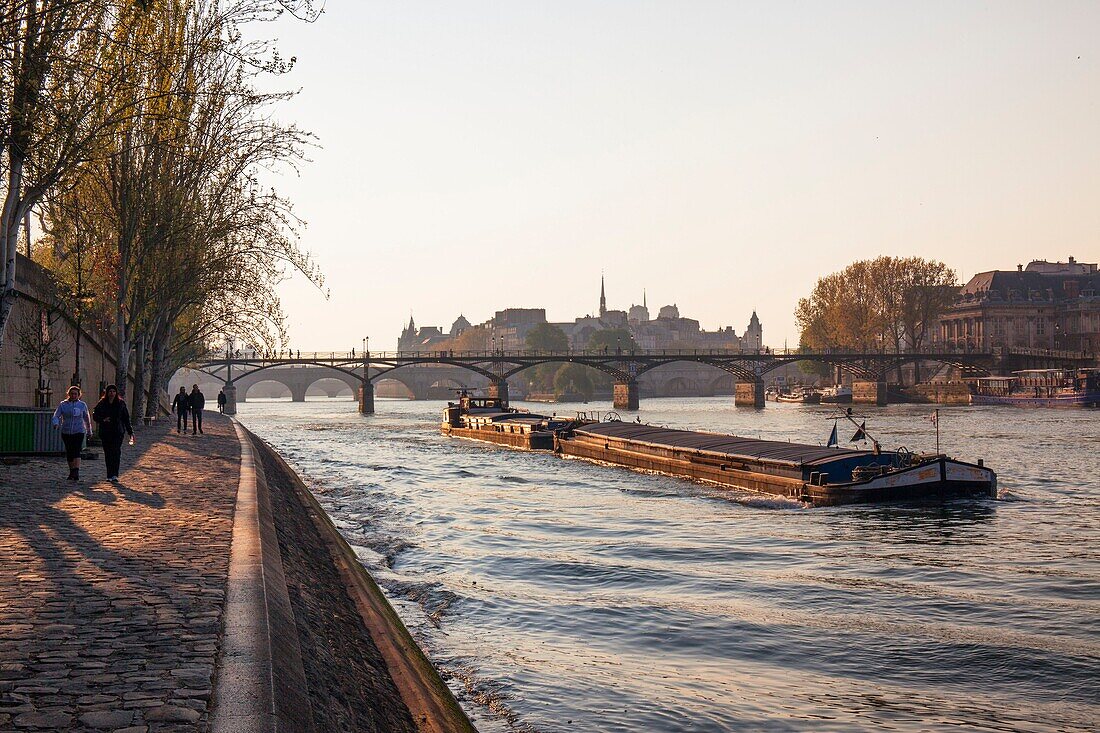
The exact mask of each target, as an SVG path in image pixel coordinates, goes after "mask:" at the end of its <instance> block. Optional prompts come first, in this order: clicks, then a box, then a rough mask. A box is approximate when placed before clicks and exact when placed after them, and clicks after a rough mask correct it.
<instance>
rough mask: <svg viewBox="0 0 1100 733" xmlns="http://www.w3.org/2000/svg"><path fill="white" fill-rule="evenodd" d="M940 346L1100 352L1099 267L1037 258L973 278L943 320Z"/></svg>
mask: <svg viewBox="0 0 1100 733" xmlns="http://www.w3.org/2000/svg"><path fill="white" fill-rule="evenodd" d="M936 336H937V340H938V343H939V344H940V345H942V346H944V347H946V348H948V349H962V350H974V351H986V350H989V349H992V348H1002V347H1024V348H1034V349H1061V350H1067V351H1084V352H1088V353H1096V352H1097V351H1098V350H1100V273H1098V272H1097V266H1096V264H1095V263H1083V262H1077V261H1076V260H1075V259H1074V258H1073V257H1070V258H1069V261H1068V262H1047V261H1046V260H1034V261H1032V262H1031V263H1029V264H1028V266H1027V267H1024V266H1023V265H1017V267H1016V269H1015V270H991V271H989V272H981V273H978V274H977V275H975V276H974V277H972V278H970V282H968V283H967V284H966V285H964V286H963V287H962V288H961V289H960V290H959V292H958V294H957V295H956V296H955V302H954V303H953V304H952V306H951V307H950V308H949V309H947V311H945V312H944V313H943V315H942V316H941V317H940V328H939V332H938V333H937V334H936Z"/></svg>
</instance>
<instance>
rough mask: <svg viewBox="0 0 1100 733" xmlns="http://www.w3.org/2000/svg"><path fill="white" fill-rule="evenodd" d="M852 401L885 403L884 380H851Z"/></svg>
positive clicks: (866, 403)
mask: <svg viewBox="0 0 1100 733" xmlns="http://www.w3.org/2000/svg"><path fill="white" fill-rule="evenodd" d="M852 402H854V403H856V404H860V405H885V404H886V402H887V400H886V382H852Z"/></svg>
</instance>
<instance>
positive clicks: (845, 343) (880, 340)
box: [795, 257, 958, 353]
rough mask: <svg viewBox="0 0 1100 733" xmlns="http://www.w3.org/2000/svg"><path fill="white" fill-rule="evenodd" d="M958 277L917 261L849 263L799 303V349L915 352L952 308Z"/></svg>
mask: <svg viewBox="0 0 1100 733" xmlns="http://www.w3.org/2000/svg"><path fill="white" fill-rule="evenodd" d="M957 288H958V278H957V277H956V275H955V272H954V271H953V270H951V268H949V267H948V266H947V265H945V264H944V263H942V262H937V261H935V260H928V259H924V258H921V257H878V258H876V259H873V260H861V261H859V262H853V263H852V264H850V265H848V266H847V267H846V268H844V269H843V270H841V271H840V272H835V273H832V274H830V275H826V276H825V277H823V278H821V279H820V280H818V281H817V284H816V285H815V286H814V289H813V292H812V293H811V294H810V296H809V297H808V298H802V299H801V300H799V301H798V308H797V309H796V310H795V318H796V319H797V321H798V325H799V328H800V330H801V340H800V343H801V346H802V348H804V349H808V350H811V351H828V350H833V351H856V352H872V351H876V352H881V351H885V352H891V353H902V352H906V351H910V352H912V351H919V350H920V349H921V348H922V347H924V346H925V344H926V341H927V338H928V334H929V329H931V328H932V327H933V326H934V325H935V323H936V322H937V320H938V318H939V315H940V314H941V313H942V312H943V310H944V309H945V308H946V307H947V306H948V305H950V304H951V300H952V298H953V297H954V294H955V292H956V290H957Z"/></svg>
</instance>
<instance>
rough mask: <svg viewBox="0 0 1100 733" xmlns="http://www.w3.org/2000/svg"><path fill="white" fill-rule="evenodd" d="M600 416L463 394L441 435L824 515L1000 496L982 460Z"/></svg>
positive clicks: (451, 407) (447, 414) (447, 412)
mask: <svg viewBox="0 0 1100 733" xmlns="http://www.w3.org/2000/svg"><path fill="white" fill-rule="evenodd" d="M849 415H850V412H849ZM591 417H592V416H591V415H589V414H587V413H578V414H577V416H576V417H575V418H565V417H558V416H556V415H555V416H550V417H547V416H545V415H536V414H534V413H530V412H525V411H521V410H516V409H512V408H509V407H508V405H507V403H506V402H505V401H503V400H500V399H497V398H494V397H472V396H470V395H469V394H468V393H466V392H465V391H463V392H462V393H461V399H460V400H459V402H457V403H454V402H449V403H447V407H446V409H445V410H444V412H443V422H442V425H441V426H440V430H441V431H442V432H443V434H444V435H449V436H452V437H457V438H469V439H471V440H480V441H484V442H488V443H496V444H498V445H506V446H510V447H512V448H522V449H527V450H547V451H550V450H552V451H554V452H555V453H557V454H558V455H561V456H566V457H573V458H583V459H588V460H592V461H599V462H602V463H610V464H616V465H619V466H625V467H627V468H633V469H639V470H645V471H654V472H657V473H663V474H668V475H670V476H678V477H681V478H687V479H694V480H697V481H705V482H709V483H712V484H717V485H720V486H728V487H731V488H737V489H743V490H746V491H756V492H761V493H765V494H773V495H777V496H783V497H788V498H791V499H795V500H798V501H803V502H807V503H810V504H813V505H815V506H831V505H836V504H854V503H861V502H876V501H899V500H908V499H922V498H935V497H950V496H966V495H971V496H973V495H977V496H996V494H997V476H996V474H994V473H993V471H991V470H989V469H988V468H986V467H985V466H984V465H982V462H981V461H980V460H979V461H978V463H977V464H976V465H975V464H971V463H964V462H962V461H957V460H955V459H952V458H949V457H948V456H945V455H943V454H940V453H934V454H921V455H916V454H913V453H910V452H909V451H907V450H905V449H904V448H902V449H899V450H896V451H883V450H881V448H880V447H879V445H878V443H877V442H876V443H875V449H874V450H849V449H845V448H832V447H822V446H820V445H805V444H800V443H785V442H781V441H775V440H756V439H753V438H741V437H737V436H735V435H723V434H719V433H704V432H697V431H690V430H673V429H670V428H664V427H659V426H655V425H645V424H642V423H624V422H621V421H620V420H618V419H617V416H615V415H614V413H611V414H610V417H611V418H612V419H610V420H608V421H606V422H600V421H599V419H598V415H597V416H596V417H597V419H595V420H593V419H591ZM849 419H850V417H849ZM862 430H863V428H862V427H861V431H862Z"/></svg>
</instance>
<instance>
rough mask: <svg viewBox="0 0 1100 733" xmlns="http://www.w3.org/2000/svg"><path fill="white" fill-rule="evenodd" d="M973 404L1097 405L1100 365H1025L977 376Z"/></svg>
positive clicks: (1099, 399) (1024, 405)
mask: <svg viewBox="0 0 1100 733" xmlns="http://www.w3.org/2000/svg"><path fill="white" fill-rule="evenodd" d="M970 404H972V405H1016V406H1018V407H1100V369H1027V370H1024V371H1018V372H1013V373H1012V375H1011V376H1008V377H980V378H978V379H976V380H974V382H973V383H972V385H971V393H970Z"/></svg>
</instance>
